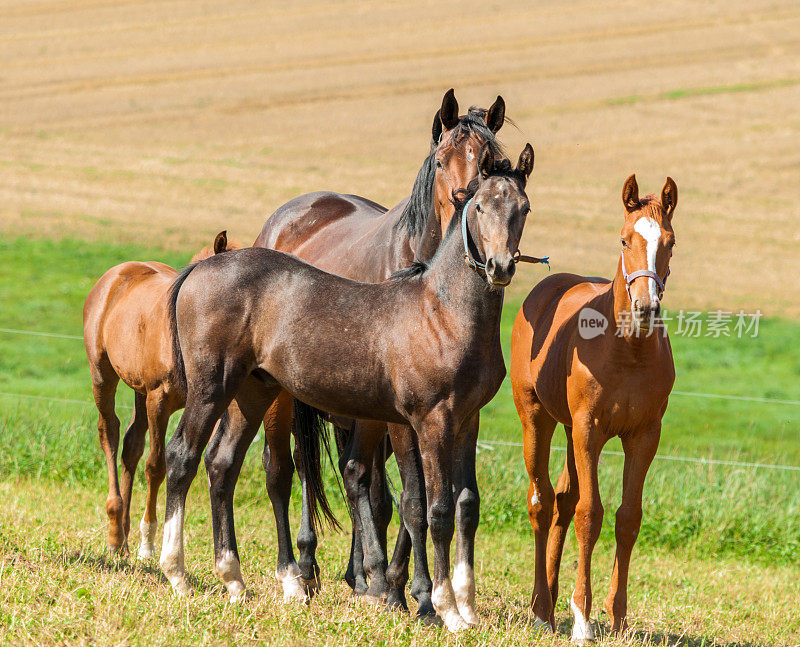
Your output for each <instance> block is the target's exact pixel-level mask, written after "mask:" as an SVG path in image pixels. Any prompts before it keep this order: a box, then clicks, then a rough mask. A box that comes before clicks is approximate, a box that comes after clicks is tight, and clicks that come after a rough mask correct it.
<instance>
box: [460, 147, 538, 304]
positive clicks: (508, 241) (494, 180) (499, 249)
mask: <svg viewBox="0 0 800 647" xmlns="http://www.w3.org/2000/svg"><path fill="white" fill-rule="evenodd" d="M478 170H479V174H478V177H477V178H476V179H475V180H474V184H473V185H472V186H473V188H474V187H476V186H477V188H476V190H475V193H474V195H473V196H472V198H470V200H469V201H468V202H467V204H466V205H465V206H464V212H463V215H462V217H461V218H462V231H463V232H464V238H465V244H466V245H467V262H468V263H469V264H470V265H472V266H473V267H475V268H476V269H482V270H483V271H484V273H485V275H486V280H487V282H488V283H489V285H491V286H493V287H497V288H502V287H505V286H506V285H508V284H509V283H511V278H512V277H513V276H514V272H515V271H516V265H515V256H516V255H517V252H518V251H519V241H520V239H521V238H522V229H523V227H524V226H525V219H526V217H527V215H528V212H529V211H530V210H531V209H530V201H529V200H528V196H527V194H526V193H525V185H526V184H527V182H528V177H529V176H530V174H531V171H532V170H533V147H532V146H531V145H530V144H526V145H525V148H524V149H523V151H522V153H520V156H519V161H518V162H517V166H516V168H512V167H511V163H510V162H509V161H508V160H507V159H502V160H496V159H495V156H494V153H493V151H492V149H491V147H489V146H488V145H484V147H483V148H482V149H481V151H480V156H479V158H478ZM469 239H471V241H470V240H469ZM470 242H471V244H470ZM470 247H472V248H473V249H474V250H475V251H477V256H478V257H480V258H481V259H483V260H482V261H480V260H476V259H474V258H472V254H473V251H472V249H470Z"/></svg>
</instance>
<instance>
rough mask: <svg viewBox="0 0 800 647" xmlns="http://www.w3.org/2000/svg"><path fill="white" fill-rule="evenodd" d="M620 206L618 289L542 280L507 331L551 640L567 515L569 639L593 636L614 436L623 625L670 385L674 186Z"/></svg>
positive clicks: (619, 624) (538, 583) (632, 180)
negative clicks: (559, 436) (602, 488)
mask: <svg viewBox="0 0 800 647" xmlns="http://www.w3.org/2000/svg"><path fill="white" fill-rule="evenodd" d="M622 201H623V204H624V207H625V222H624V225H623V227H622V231H621V232H620V243H621V245H622V249H621V251H620V257H619V261H618V262H617V273H616V276H615V277H614V280H613V281H609V280H607V279H599V278H587V277H583V276H577V275H574V274H555V275H553V276H550V277H548V278H547V279H545V280H543V281H542V282H541V283H539V284H538V285H537V286H536V287H535V288H534V289H533V290H532V291H531V293H530V294H529V295H528V297H527V298H526V299H525V301H524V303H523V305H522V307H521V308H520V310H519V313H518V314H517V317H516V320H515V321H514V327H513V330H512V334H511V384H512V388H513V393H514V403H515V404H516V407H517V412H518V414H519V418H520V421H521V422H522V429H523V439H524V442H523V453H524V458H525V465H526V467H527V470H528V475H529V477H530V487H529V489H528V496H527V500H528V515H529V518H530V523H531V526H532V527H533V532H534V534H535V558H536V561H535V569H534V581H535V584H534V589H533V597H532V600H531V606H532V609H533V612H534V614H535V624H536V625H537V626H538V627H539V628H540V629H542V630H544V631H546V632H549V631H555V617H554V613H553V609H554V607H555V602H556V598H557V596H558V571H559V566H560V563H561V554H562V551H563V548H564V539H565V536H566V532H567V530H568V528H569V525H570V522H571V520H572V517H573V516H574V517H575V534H576V537H577V539H578V576H577V584H576V586H575V590H574V592H573V594H572V596H571V598H570V607H571V609H572V613H573V614H574V616H575V623H574V625H573V630H572V639H573V641H574V642H578V643H585V642H588V641H591V640H593V639H594V630H593V629H592V626H591V624H590V622H589V619H590V614H591V608H592V595H591V580H590V567H591V555H592V549H593V548H594V545H595V542H596V541H597V538H598V536H599V534H600V527H601V525H602V520H603V505H602V502H601V500H600V494H599V491H598V483H597V465H598V461H599V458H600V451H601V449H602V448H603V445H605V443H606V442H607V441H608V440H609V439H610V438H612V437H614V436H619V437H620V438H621V440H622V447H623V449H624V453H625V464H624V470H623V490H622V503H621V505H620V507H619V509H618V510H617V514H616V530H615V534H616V542H617V549H616V557H615V561H614V569H613V573H612V576H611V586H610V589H609V592H608V597H607V598H606V601H605V608H606V611H607V612H608V614H609V616H610V618H611V621H612V630H613V631H614V632H621V631H624V630H625V628H626V627H627V623H626V616H627V583H628V569H629V566H630V558H631V551H632V550H633V546H634V543H635V542H636V537H637V535H638V533H639V527H640V525H641V519H642V489H643V487H644V481H645V477H646V475H647V470H648V468H649V467H650V463H651V461H652V460H653V457H654V456H655V453H656V449H657V448H658V442H659V437H660V434H661V419H662V417H663V415H664V412H665V411H666V408H667V402H668V399H669V395H670V392H671V391H672V385H673V383H674V381H675V367H674V364H673V359H672V349H671V347H670V343H669V337H668V336H667V334H666V329H665V328H664V327H663V322H661V321H660V320H659V319H658V316H659V312H660V305H661V299H662V296H663V292H664V287H665V283H666V280H667V276H668V274H669V263H670V259H671V257H672V248H673V246H674V245H675V233H674V231H673V228H672V219H673V215H674V212H675V206H676V204H677V201H678V188H677V186H676V185H675V182H674V181H673V180H672V178H667V181H666V184H665V185H664V188H663V190H662V191H661V199H660V201H659V200H658V199H657V198H656V197H655V196H654V195H648V196H646V197H645V198H642V199H641V200H640V199H639V188H638V185H637V183H636V176H635V175H631V176H630V177H629V178H628V179H627V180H626V182H625V184H624V188H623V192H622ZM657 331H658V332H657ZM559 422H560V423H561V424H562V425H564V429H565V431H566V435H567V458H566V461H565V465H564V470H563V472H562V474H561V476H560V477H559V479H558V483H557V487H556V490H555V491H554V490H553V486H552V484H551V482H550V477H549V474H548V462H549V456H550V440H551V438H552V435H553V431H554V429H555V427H556V424H557V423H559ZM554 505H555V510H554Z"/></svg>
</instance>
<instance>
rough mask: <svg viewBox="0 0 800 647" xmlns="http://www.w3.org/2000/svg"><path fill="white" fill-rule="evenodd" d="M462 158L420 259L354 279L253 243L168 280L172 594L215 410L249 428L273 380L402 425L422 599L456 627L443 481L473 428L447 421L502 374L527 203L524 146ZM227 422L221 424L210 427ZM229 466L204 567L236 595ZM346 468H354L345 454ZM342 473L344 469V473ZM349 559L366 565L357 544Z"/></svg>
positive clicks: (362, 495) (212, 476)
mask: <svg viewBox="0 0 800 647" xmlns="http://www.w3.org/2000/svg"><path fill="white" fill-rule="evenodd" d="M478 166H479V170H480V174H479V175H478V177H477V178H476V179H475V180H474V181H473V183H471V185H470V186H471V191H470V193H469V195H468V197H469V200H468V201H467V203H466V205H465V206H464V207H463V208H461V209H457V211H456V215H455V216H454V217H453V219H452V220H451V222H450V225H449V226H448V228H447V231H446V232H445V236H444V240H443V241H442V243H441V245H440V246H439V249H438V250H437V252H436V253H435V254H434V256H433V258H432V259H431V261H430V263H429V264H424V263H421V262H417V263H415V264H414V265H412V266H411V268H408V269H406V270H403V271H401V272H398V273H396V274H394V275H393V276H392V277H390V278H389V279H388V280H386V281H384V282H382V283H377V284H373V283H359V282H356V281H353V280H351V279H346V278H343V277H340V276H337V275H334V274H329V273H327V272H324V271H322V270H320V269H318V268H316V267H314V266H312V265H309V264H307V263H305V262H303V261H301V260H300V259H298V258H297V257H295V256H293V255H289V254H285V253H283V252H278V251H274V250H267V249H261V248H250V249H245V250H240V251H237V252H233V253H231V254H225V255H221V256H218V257H215V258H213V259H211V260H209V261H206V262H203V263H200V264H198V265H194V266H189V267H188V268H187V269H186V270H184V271H183V272H182V273H181V275H180V276H179V278H178V279H177V280H176V282H175V284H174V288H173V292H172V299H171V304H172V305H171V308H170V313H171V315H170V316H171V320H172V325H173V331H174V332H173V336H172V339H173V340H174V341H175V347H174V350H173V352H174V355H175V362H176V363H178V364H179V365H183V366H184V367H185V368H184V373H185V379H186V387H187V396H186V409H185V410H184V414H183V416H182V417H181V421H180V424H179V425H178V429H177V430H176V432H175V434H174V435H173V437H172V439H171V440H170V442H169V444H168V446H167V511H166V517H167V521H166V524H165V532H164V544H163V548H162V553H161V559H160V564H161V568H162V570H163V572H164V574H165V575H166V577H167V578H168V579H169V581H170V582H171V583H172V586H173V587H174V589H175V591H176V592H177V593H179V594H185V593H187V592H188V584H187V580H186V573H185V569H184V560H183V523H184V510H185V502H186V495H187V492H188V490H189V487H190V485H191V481H192V480H193V478H194V476H195V474H196V473H197V468H198V464H199V461H200V458H201V455H202V451H203V449H204V447H205V446H206V444H207V443H208V440H209V438H210V436H211V433H212V430H213V429H214V426H215V424H216V422H217V420H218V419H219V418H220V416H222V415H223V413H225V415H226V416H228V415H230V413H229V412H230V410H229V406H231V407H235V409H236V410H237V411H238V412H239V414H238V415H241V416H242V417H243V418H245V419H246V420H248V421H252V424H253V425H255V426H256V428H257V427H258V424H259V422H260V420H261V419H262V418H263V416H264V413H265V411H266V410H267V408H268V407H269V406H270V405H271V404H272V402H273V400H274V399H275V398H276V397H277V396H278V394H279V393H280V392H281V391H282V390H286V391H288V392H289V393H290V394H291V395H292V396H293V397H295V398H297V399H298V400H300V401H302V402H304V403H306V404H308V405H309V406H312V407H315V408H317V409H320V410H322V411H327V412H331V413H333V414H337V415H342V416H347V417H351V418H357V419H367V420H385V421H388V422H393V423H400V424H405V425H410V426H411V427H413V431H414V432H415V434H416V436H417V439H418V442H419V448H420V453H421V462H422V470H423V474H424V481H425V490H426V493H427V517H428V522H429V524H430V531H431V537H432V539H433V545H434V581H433V593H432V601H433V605H434V608H435V610H436V612H437V613H438V614H439V615H440V616H441V618H442V620H443V621H444V624H445V625H446V626H447V627H448V629H450V630H452V631H458V630H460V629H463V628H465V627H466V626H467V624H466V622H465V621H464V619H463V618H462V616H461V615H460V614H459V609H458V606H457V601H456V597H455V593H454V590H453V586H452V583H451V579H450V542H451V540H452V537H453V532H454V521H455V508H456V501H455V500H454V497H453V492H454V486H455V492H457V493H458V492H461V491H462V489H464V488H465V487H467V486H468V485H470V484H465V483H463V482H461V480H462V479H463V473H464V470H463V469H461V468H460V466H461V465H462V463H464V462H466V463H469V462H470V461H471V460H472V459H470V456H469V455H470V454H471V455H472V456H474V453H475V447H474V440H476V439H474V438H472V437H470V439H469V442H468V443H464V442H463V440H462V438H460V432H461V429H462V426H463V425H464V424H466V423H469V422H470V421H471V420H474V419H475V417H476V415H477V412H478V411H479V410H480V408H481V407H482V406H484V405H485V404H486V403H487V402H489V400H491V398H492V397H493V396H494V394H495V393H496V392H497V390H498V389H499V387H500V385H501V383H502V380H503V378H504V376H505V365H504V363H503V356H502V350H501V348H500V337H499V324H500V313H501V308H502V302H503V288H504V287H505V286H506V285H508V284H509V283H510V281H511V278H512V276H513V274H514V270H515V261H514V256H515V253H516V252H517V251H518V246H519V241H520V237H521V235H522V230H523V227H524V224H525V219H526V217H527V213H528V211H529V210H530V204H529V201H528V198H527V196H526V194H525V190H524V189H525V184H526V182H527V179H528V176H529V175H530V172H531V170H532V168H533V149H532V148H531V146H530V144H528V145H527V146H526V147H525V149H524V150H523V152H522V154H521V155H520V158H519V161H518V164H517V166H516V168H512V166H511V164H510V163H509V162H508V160H502V161H501V162H499V163H496V161H495V156H494V153H493V151H492V150H491V147H490V146H488V145H485V146H484V147H483V148H482V149H481V151H480V155H479V164H478ZM465 253H466V255H467V258H469V259H472V265H469V264H467V263H465ZM476 258H477V259H478V260H477V261H476V260H475V259H476ZM334 368H335V370H332V369H334ZM226 410H228V411H226ZM227 429H228V428H227V425H225V424H222V423H221V424H220V426H219V429H218V431H217V433H216V435H215V437H219V436H221V435H222V434H224V433H227ZM309 431H310V429H305V430H302V431H301V435H302V434H303V433H309ZM469 443H472V445H473V446H472V447H469V446H465V445H469ZM244 451H246V447H245V448H244ZM242 454H243V452H242ZM465 454H466V455H465ZM231 464H232V465H233V467H232V468H229V469H227V470H225V471H220V470H216V469H213V464H212V469H211V470H210V471H209V482H210V488H209V489H210V493H211V499H212V505H211V509H212V516H213V519H212V524H213V529H214V552H215V572H216V573H217V575H218V576H219V577H221V579H222V580H223V582H224V583H225V585H226V587H227V588H228V591H229V592H230V594H231V596H232V598H233V599H237V598H238V596H240V595H242V594H243V593H244V590H245V589H244V583H243V581H242V577H241V570H240V566H239V556H238V551H237V547H236V539H235V536H234V533H233V487H234V485H235V482H236V478H237V477H238V471H239V468H240V467H241V457H239V458H237V460H236V461H235V462H232V463H231ZM316 468H317V469H319V468H320V466H319V465H317V466H316ZM351 468H352V469H353V470H354V471H358V467H357V466H356V465H355V464H351V462H348V465H347V469H348V470H350V469H351ZM365 473H366V470H361V471H360V474H359V476H361V477H362V478H358V479H357V482H356V487H351V486H348V487H347V494H348V498H349V500H350V503H351V506H352V508H353V510H354V511H355V514H356V516H357V517H358V518H359V520H360V521H363V516H362V513H363V511H365V510H367V509H368V506H369V492H368V488H365V487H363V486H364V485H365V483H366V478H363V477H364V475H365ZM353 483H354V481H353V480H352V479H346V485H348V484H350V485H352V484H353ZM475 496H477V492H475ZM472 539H473V540H474V533H473V534H472ZM365 557H366V560H365V562H366V564H371V563H372V562H371V560H370V555H369V554H368V553H367V554H366V555H365ZM461 557H462V559H464V560H465V564H464V565H465V567H469V568H472V563H471V560H472V557H473V550H472V546H467V547H466V548H464V547H462V550H461ZM369 575H372V573H369Z"/></svg>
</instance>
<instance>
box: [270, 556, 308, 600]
mask: <svg viewBox="0 0 800 647" xmlns="http://www.w3.org/2000/svg"><path fill="white" fill-rule="evenodd" d="M275 577H276V578H278V581H279V582H280V583H281V586H283V601H284V603H287V602H291V601H292V600H297V601H298V602H302V603H304V604H308V603H309V598H308V594H307V593H306V590H305V587H304V586H303V583H302V582H301V579H300V567H299V566H298V565H297V562H292V563H291V564H289V566H287V567H286V569H285V570H284V571H283V572H282V573H281V572H280V571H278V570H276V571H275Z"/></svg>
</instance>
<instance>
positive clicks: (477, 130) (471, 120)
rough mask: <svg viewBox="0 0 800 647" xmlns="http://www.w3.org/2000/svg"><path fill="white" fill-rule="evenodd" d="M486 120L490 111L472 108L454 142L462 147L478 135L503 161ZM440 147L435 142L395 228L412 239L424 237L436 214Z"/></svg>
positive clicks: (455, 133)
mask: <svg viewBox="0 0 800 647" xmlns="http://www.w3.org/2000/svg"><path fill="white" fill-rule="evenodd" d="M485 118H486V110H485V109H484V108H476V107H474V106H473V107H471V108H470V109H469V111H468V112H467V114H466V115H465V116H463V117H461V119H460V120H459V122H458V125H457V126H456V127H455V129H454V130H455V132H454V133H453V143H454V144H455V145H456V147H458V146H460V145H461V144H462V143H463V142H464V141H465V140H467V139H469V138H470V137H471V136H472V135H478V136H479V137H481V138H482V139H483V140H484V141H485V142H486V143H487V144H489V146H490V147H491V150H492V152H493V153H494V155H495V157H496V158H500V157H502V156H503V149H502V147H501V146H500V143H499V142H498V141H497V139H496V138H495V136H494V133H493V132H492V131H491V130H490V129H489V127H488V126H487V125H486V121H485ZM438 145H439V142H436V141H432V142H431V151H430V154H429V155H428V157H426V158H425V161H424V162H423V163H422V167H421V168H420V170H419V173H417V178H416V179H415V180H414V187H413V188H412V189H411V197H410V198H409V200H408V204H406V206H405V209H403V213H402V214H401V215H400V218H399V219H398V221H397V224H396V225H395V227H397V228H398V229H405V230H406V232H407V233H408V234H409V235H410V236H419V235H421V234H422V232H423V231H424V230H425V225H426V223H427V222H428V219H429V218H430V216H431V213H432V212H433V186H434V180H435V178H436V160H435V157H434V154H435V153H436V148H437V146H438Z"/></svg>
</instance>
